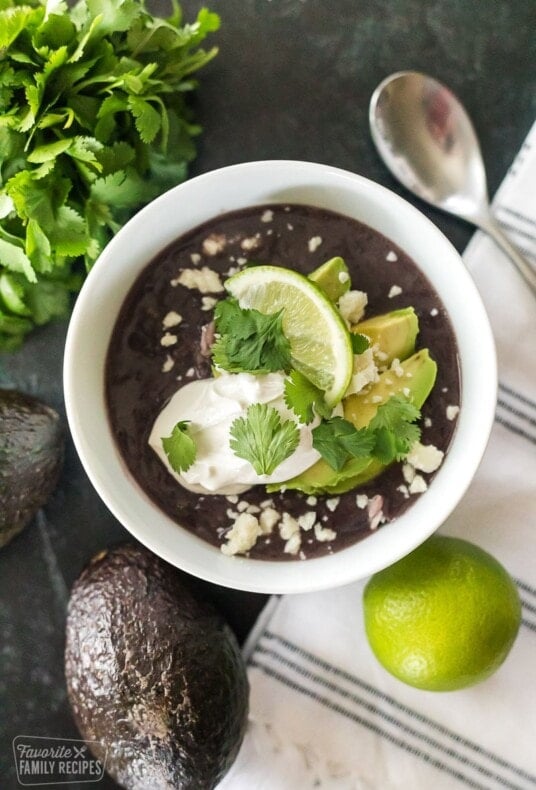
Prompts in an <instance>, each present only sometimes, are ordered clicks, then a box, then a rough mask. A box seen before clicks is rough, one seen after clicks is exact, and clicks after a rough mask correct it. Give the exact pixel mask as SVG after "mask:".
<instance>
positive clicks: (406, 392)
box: [402, 387, 411, 398]
mask: <svg viewBox="0 0 536 790" xmlns="http://www.w3.org/2000/svg"><path fill="white" fill-rule="evenodd" d="M402 394H403V395H405V396H406V398H409V396H410V395H411V390H410V388H409V387H402Z"/></svg>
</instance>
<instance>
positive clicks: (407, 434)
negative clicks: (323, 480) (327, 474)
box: [312, 395, 421, 472]
mask: <svg viewBox="0 0 536 790" xmlns="http://www.w3.org/2000/svg"><path fill="white" fill-rule="evenodd" d="M420 416H421V413H420V411H419V409H418V408H417V407H416V406H415V405H414V404H413V403H411V401H409V400H407V399H406V398H404V397H403V396H401V395H392V396H391V397H390V398H389V399H388V400H387V401H385V403H382V404H381V405H380V406H378V410H377V412H376V414H375V415H374V417H373V418H372V420H371V421H370V422H369V424H368V425H367V426H366V427H365V428H359V429H358V428H356V427H355V426H354V425H353V423H351V422H349V421H348V420H345V419H343V418H342V417H332V418H331V419H329V420H324V421H323V422H321V423H320V425H318V426H317V427H316V428H314V429H313V431H312V434H313V447H314V448H315V450H318V452H319V453H320V455H321V456H322V458H324V460H325V461H326V462H327V463H328V464H329V465H330V466H331V468H332V469H335V470H336V471H337V472H340V471H341V469H342V468H343V466H344V465H345V463H346V462H347V461H348V460H349V459H350V458H365V457H367V456H371V457H374V458H376V459H377V460H378V461H380V462H381V463H382V464H385V465H386V466H387V465H388V464H391V463H392V462H393V461H401V460H402V459H403V458H405V457H406V455H407V454H408V452H409V451H410V449H411V447H412V445H413V444H414V443H415V442H416V441H418V440H419V439H420V436H421V430H420V428H419V426H418V425H416V424H415V422H416V420H418V419H419V418H420Z"/></svg>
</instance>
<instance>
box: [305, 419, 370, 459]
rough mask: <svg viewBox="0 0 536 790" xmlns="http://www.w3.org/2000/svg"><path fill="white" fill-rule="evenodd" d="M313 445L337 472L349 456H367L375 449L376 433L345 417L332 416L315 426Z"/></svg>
mask: <svg viewBox="0 0 536 790" xmlns="http://www.w3.org/2000/svg"><path fill="white" fill-rule="evenodd" d="M312 433H313V447H314V448H315V450H318V452H319V453H320V455H321V456H322V458H324V460H325V461H326V462H327V463H328V464H329V465H330V466H331V468H332V469H335V470H336V471H337V472H340V470H341V469H342V468H343V466H344V464H345V463H346V461H348V459H349V458H365V457H366V456H367V455H370V454H371V453H372V451H373V449H374V443H375V440H374V434H373V433H371V432H370V431H369V430H368V429H367V428H361V429H357V428H356V427H355V425H353V424H352V423H351V422H349V421H348V420H345V419H343V417H332V418H331V419H329V420H325V421H324V422H321V423H320V425H318V426H317V427H316V428H313V432H312Z"/></svg>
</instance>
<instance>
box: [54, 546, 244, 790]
mask: <svg viewBox="0 0 536 790" xmlns="http://www.w3.org/2000/svg"><path fill="white" fill-rule="evenodd" d="M193 585H194V582H193V580H192V579H191V578H190V577H187V576H186V575H185V574H182V573H181V572H180V571H178V570H177V569H176V568H173V567H172V566H171V565H168V564H167V563H165V562H163V561H162V560H160V559H159V558H158V557H156V556H155V555H153V554H151V553H150V552H149V551H147V550H146V549H144V548H142V547H138V546H133V545H122V546H118V547H115V548H114V549H112V550H110V551H103V552H101V553H100V554H98V555H97V556H96V557H95V558H94V559H93V560H92V562H91V563H90V564H89V566H88V567H87V568H86V569H85V570H84V571H83V572H82V574H81V576H80V577H79V578H78V580H77V581H76V582H75V584H74V587H73V590H72V593H71V597H70V601H69V606H68V612H67V626H66V646H65V676H66V681H67V692H68V696H69V700H70V703H71V706H72V710H73V713H74V718H75V720H76V723H77V725H78V729H79V730H80V732H81V734H82V737H83V738H84V739H85V740H86V741H90V742H91V743H90V744H89V748H90V749H91V750H92V752H93V754H94V755H95V757H97V759H99V760H101V761H102V762H103V763H104V764H105V767H106V770H107V771H108V773H109V774H110V775H111V776H112V777H113V778H114V779H115V781H116V782H117V783H118V784H119V785H120V786H121V787H125V788H183V790H186V788H190V790H194V788H198V789H199V790H201V789H202V790H212V788H214V787H215V786H216V785H217V784H218V783H219V781H220V780H221V779H222V778H223V776H224V774H225V773H226V772H227V770H228V769H229V768H230V766H231V764H232V763H233V761H234V759H235V757H236V755H237V754H238V750H239V748H240V744H241V741H242V738H243V735H244V732H245V728H246V722H247V712H248V692H249V687H248V680H247V675H246V669H245V665H244V661H243V659H242V656H241V653H240V649H239V647H238V644H237V641H236V638H235V636H234V634H233V633H232V631H231V629H230V628H229V627H228V625H227V624H226V623H225V622H224V621H223V619H222V618H221V617H220V616H219V615H218V614H217V613H216V612H215V611H214V610H213V609H212V607H211V606H209V605H208V604H207V603H205V602H203V601H202V600H201V598H200V596H199V591H198V589H199V588H197V587H194V586H193Z"/></svg>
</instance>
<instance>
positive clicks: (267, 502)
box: [261, 499, 274, 510]
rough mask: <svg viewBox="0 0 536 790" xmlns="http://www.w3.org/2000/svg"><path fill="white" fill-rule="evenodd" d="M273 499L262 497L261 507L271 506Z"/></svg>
mask: <svg viewBox="0 0 536 790" xmlns="http://www.w3.org/2000/svg"><path fill="white" fill-rule="evenodd" d="M273 506H274V500H273V499H263V500H262V502H261V507H262V509H263V510H264V508H265V507H273Z"/></svg>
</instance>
